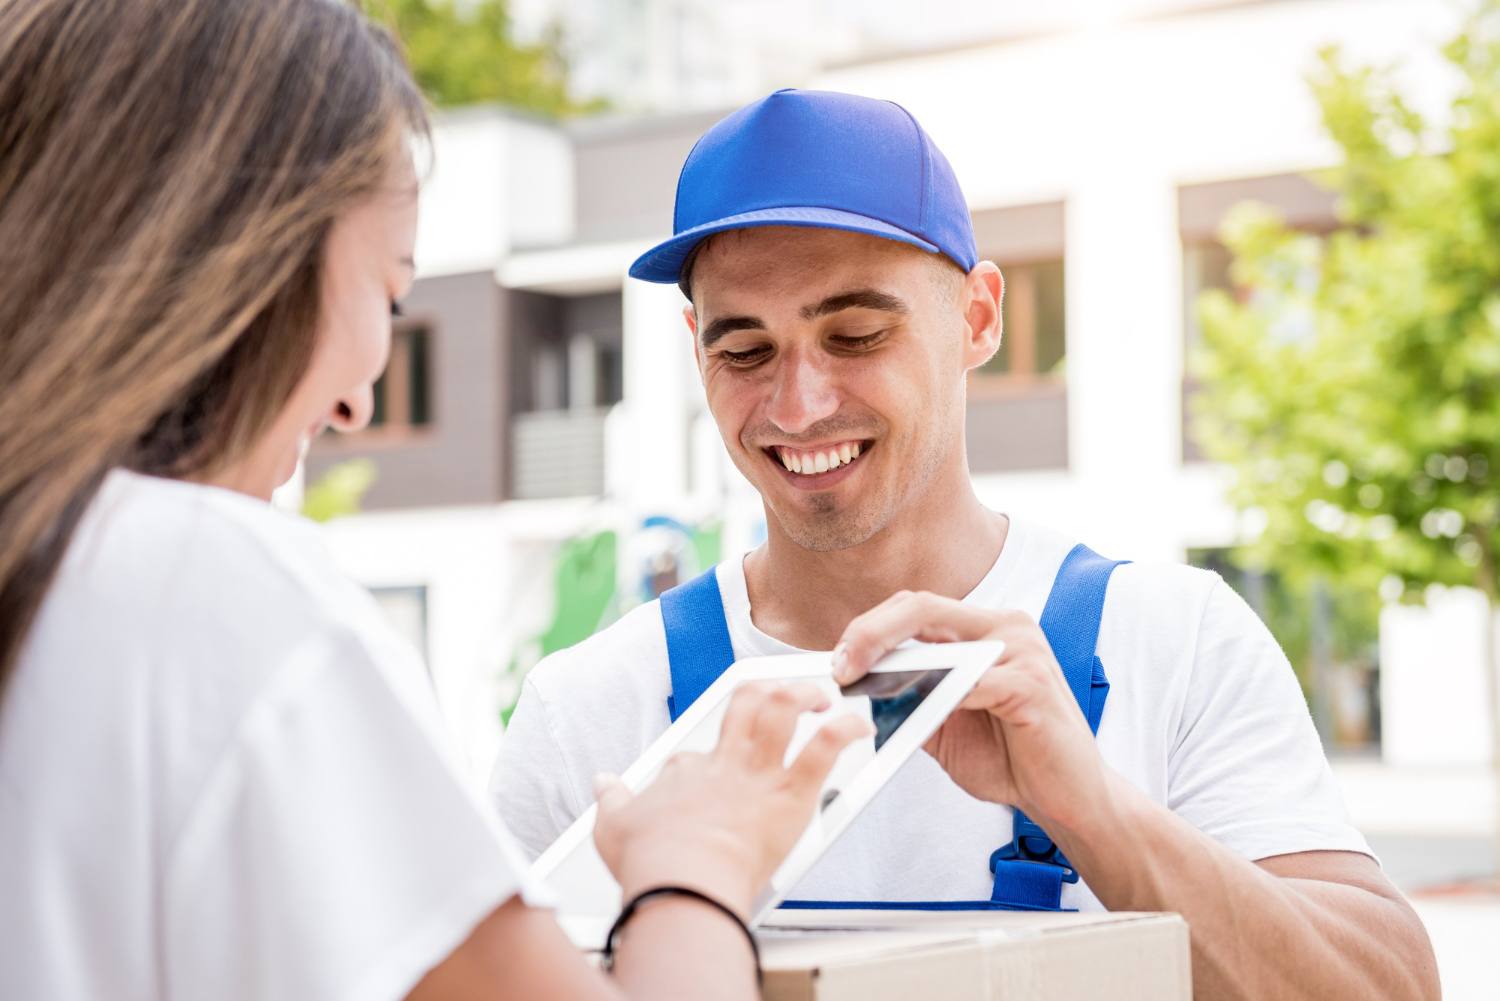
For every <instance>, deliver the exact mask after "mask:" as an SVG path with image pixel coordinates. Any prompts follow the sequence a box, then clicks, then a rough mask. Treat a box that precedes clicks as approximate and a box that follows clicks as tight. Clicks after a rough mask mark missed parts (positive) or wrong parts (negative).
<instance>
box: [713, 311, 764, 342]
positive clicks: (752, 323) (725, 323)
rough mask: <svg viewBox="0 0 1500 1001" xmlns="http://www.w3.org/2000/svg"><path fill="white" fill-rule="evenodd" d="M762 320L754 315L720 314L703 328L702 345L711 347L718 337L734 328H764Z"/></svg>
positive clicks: (732, 330) (729, 332)
mask: <svg viewBox="0 0 1500 1001" xmlns="http://www.w3.org/2000/svg"><path fill="white" fill-rule="evenodd" d="M765 329H766V324H765V321H764V320H761V319H760V318H759V317H755V316H721V317H719V318H718V319H717V320H714V321H713V322H712V323H710V324H709V325H708V326H706V327H704V328H703V333H702V335H701V339H702V341H703V346H704V347H706V348H711V347H713V346H714V342H715V341H718V340H719V339H720V338H722V337H725V336H727V335H729V334H732V333H734V332H735V331H736V330H765Z"/></svg>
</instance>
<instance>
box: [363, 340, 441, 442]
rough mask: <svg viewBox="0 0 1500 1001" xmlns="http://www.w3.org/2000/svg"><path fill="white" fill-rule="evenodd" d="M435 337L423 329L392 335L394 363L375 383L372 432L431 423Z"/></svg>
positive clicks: (392, 361) (388, 366)
mask: <svg viewBox="0 0 1500 1001" xmlns="http://www.w3.org/2000/svg"><path fill="white" fill-rule="evenodd" d="M431 386H432V333H431V330H430V328H428V327H426V326H424V325H412V326H402V327H397V328H396V329H395V330H393V331H392V332H391V359H390V361H389V362H388V363H387V364H386V367H385V372H384V373H383V374H382V375H381V376H380V378H379V380H377V381H376V383H375V411H374V416H373V417H372V418H371V419H370V427H372V428H417V427H426V426H427V425H429V424H431V423H432V392H431Z"/></svg>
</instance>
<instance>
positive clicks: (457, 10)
mask: <svg viewBox="0 0 1500 1001" xmlns="http://www.w3.org/2000/svg"><path fill="white" fill-rule="evenodd" d="M362 6H363V7H364V9H365V11H366V12H367V13H368V14H369V15H370V16H371V17H373V18H375V19H377V20H379V21H381V22H383V23H385V24H387V25H389V26H390V28H391V30H392V31H394V32H395V33H396V35H397V36H398V37H399V38H400V39H401V42H402V45H403V46H404V47H405V49H406V58H407V60H408V61H409V62H410V63H411V67H412V73H413V75H414V76H415V77H416V79H417V83H418V84H420V85H421V87H422V91H423V93H425V94H426V95H427V97H428V99H429V100H431V101H432V102H433V103H434V104H437V105H439V106H445V107H446V106H454V105H462V104H477V103H480V102H491V101H493V102H499V103H501V104H507V105H510V106H511V107H515V108H521V109H523V110H526V111H531V112H535V113H537V114H541V115H547V116H549V117H563V116H567V115H575V114H580V113H583V112H590V111H598V110H601V109H602V108H603V107H604V102H602V101H592V102H587V103H579V102H576V101H574V100H573V98H572V97H571V96H570V95H569V93H568V67H567V63H566V61H565V60H564V58H563V56H562V52H561V45H560V41H561V39H560V38H559V37H558V36H557V33H556V32H555V31H554V32H553V33H552V34H551V35H549V37H547V38H545V39H543V40H542V41H541V42H540V43H539V44H536V45H522V44H520V43H518V42H516V41H515V39H513V38H512V37H511V21H510V9H509V3H508V0H362Z"/></svg>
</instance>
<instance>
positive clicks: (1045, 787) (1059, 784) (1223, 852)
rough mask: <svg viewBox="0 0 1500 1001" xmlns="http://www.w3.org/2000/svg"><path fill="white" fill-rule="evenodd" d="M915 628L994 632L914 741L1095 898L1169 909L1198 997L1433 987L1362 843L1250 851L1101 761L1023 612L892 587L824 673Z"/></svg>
mask: <svg viewBox="0 0 1500 1001" xmlns="http://www.w3.org/2000/svg"><path fill="white" fill-rule="evenodd" d="M913 638H915V639H921V640H929V641H948V640H975V639H981V638H989V639H1001V640H1004V641H1005V644H1006V648H1005V652H1004V653H1003V654H1002V656H1001V658H1000V660H999V661H998V662H997V663H996V664H995V666H994V667H992V668H990V670H989V671H988V672H986V674H985V675H984V676H983V677H982V678H981V679H980V681H979V683H978V685H976V686H975V688H974V691H973V692H972V693H970V695H969V696H968V697H967V698H966V699H965V700H964V702H963V703H962V704H961V706H960V708H959V709H958V710H957V711H955V712H954V713H953V715H951V716H950V717H949V718H948V720H947V722H945V723H944V724H943V726H942V727H941V728H940V729H939V730H938V732H937V733H936V734H935V735H934V736H933V738H932V739H931V740H930V741H929V742H928V744H927V750H928V751H929V753H931V754H932V755H933V757H935V758H936V759H937V760H938V762H939V763H940V764H942V766H943V768H944V769H945V770H946V771H947V772H948V774H949V775H950V776H951V777H952V778H953V779H954V781H955V782H956V783H958V785H959V786H961V787H962V788H963V789H964V790H965V791H967V792H969V793H970V794H971V795H973V796H975V797H977V798H980V799H985V800H989V801H991V802H996V803H1006V804H1009V805H1012V806H1017V807H1019V808H1020V809H1022V810H1024V811H1025V812H1026V814H1027V816H1029V817H1030V818H1031V819H1032V820H1034V821H1036V822H1037V823H1038V824H1040V825H1041V826H1042V828H1043V829H1044V830H1045V831H1047V833H1048V834H1049V835H1051V836H1052V837H1053V838H1054V839H1055V840H1056V842H1057V844H1058V847H1059V848H1061V849H1062V851H1063V853H1064V854H1065V855H1066V856H1067V857H1068V859H1069V860H1070V861H1072V862H1073V864H1074V866H1075V867H1076V868H1077V870H1078V872H1079V873H1080V875H1082V877H1083V878H1084V879H1085V880H1086V881H1087V882H1088V885H1089V887H1090V889H1092V890H1093V891H1094V893H1095V894H1096V895H1097V896H1098V897H1099V899H1100V900H1101V901H1102V902H1103V903H1104V904H1105V905H1106V906H1107V907H1109V908H1111V909H1130V910H1170V911H1176V912H1178V913H1180V914H1182V915H1183V916H1184V918H1186V920H1187V921H1188V924H1189V927H1190V928H1191V932H1192V949H1193V970H1194V976H1195V982H1196V990H1195V996H1197V997H1198V998H1204V999H1215V1001H1218V999H1224V1001H1229V999H1240V998H1244V999H1255V1001H1266V999H1304V998H1305V999H1308V1001H1367V999H1370V998H1380V999H1382V1001H1425V999H1428V998H1437V997H1438V996H1439V992H1438V980H1437V972H1436V961H1435V959H1434V957H1433V953H1432V946H1431V944H1430V943H1429V941H1428V939H1427V935H1426V933H1425V931H1424V930H1423V928H1422V925H1421V922H1420V921H1419V920H1418V919H1417V917H1416V915H1415V913H1414V912H1413V911H1412V910H1411V908H1410V907H1409V906H1407V905H1406V904H1405V902H1404V901H1402V900H1401V896H1400V894H1399V893H1398V892H1397V891H1396V889H1395V888H1394V887H1392V886H1391V885H1390V883H1389V882H1388V881H1387V880H1386V879H1385V878H1384V876H1383V875H1381V873H1380V871H1379V869H1378V867H1377V866H1376V865H1375V864H1374V862H1373V861H1372V860H1370V859H1369V858H1368V857H1366V856H1363V855H1360V854H1358V853H1354V852H1344V851H1338V852H1302V853H1298V854H1293V855H1280V856H1275V857H1271V858H1267V859H1265V860H1263V861H1262V862H1261V863H1260V864H1257V863H1254V862H1251V861H1249V860H1247V859H1246V858H1245V857H1243V856H1241V855H1239V854H1236V853H1235V852H1234V851H1232V850H1231V849H1229V848H1227V847H1225V846H1224V845H1222V844H1220V843H1218V842H1217V841H1215V840H1214V839H1213V838H1211V837H1209V836H1208V835H1206V834H1204V833H1203V832H1202V831H1200V830H1198V829H1197V828H1196V827H1194V826H1193V825H1192V824H1190V823H1188V822H1187V821H1186V820H1184V819H1183V818H1182V817H1179V816H1177V815H1176V814H1174V813H1173V812H1172V811H1171V810H1168V809H1167V808H1166V807H1164V806H1162V805H1160V804H1158V803H1155V802H1153V801H1151V800H1150V799H1148V798H1147V797H1146V796H1145V795H1144V794H1142V793H1140V792H1139V791H1138V790H1136V789H1135V788H1134V787H1133V786H1131V785H1130V784H1129V783H1128V782H1127V781H1126V780H1125V779H1124V778H1122V777H1121V776H1120V775H1119V774H1118V773H1116V772H1115V771H1114V770H1113V769H1111V768H1109V766H1108V765H1107V764H1106V763H1105V761H1104V759H1103V757H1102V756H1101V755H1100V753H1099V750H1098V747H1097V745H1096V744H1095V742H1094V738H1093V734H1092V733H1091V732H1090V730H1089V726H1088V723H1087V721H1086V720H1085V719H1084V718H1083V713H1082V712H1081V710H1080V709H1079V708H1078V703H1077V702H1076V701H1075V700H1074V698H1073V695H1072V693H1071V692H1070V691H1069V690H1068V686H1067V682H1066V681H1065V680H1064V678H1063V675H1062V670H1061V668H1059V667H1058V665H1057V660H1056V658H1054V657H1053V655H1052V650H1051V647H1050V646H1049V645H1048V643H1047V639H1046V637H1045V636H1044V635H1043V634H1042V631H1041V629H1040V628H1038V626H1037V624H1036V622H1035V621H1033V620H1032V619H1030V618H1029V617H1028V616H1026V615H1024V614H1022V613H1019V612H993V611H988V610H984V609H979V608H973V607H969V606H965V605H963V604H961V603H959V602H956V601H953V600H951V599H948V598H942V597H940V596H938V595H932V594H912V593H906V592H904V593H902V594H898V595H896V596H895V597H893V598H891V599H889V600H887V601H886V602H884V603H883V604H881V605H879V606H877V607H876V608H874V609H872V610H871V611H869V612H867V613H865V614H864V615H862V616H860V617H859V618H857V619H855V620H854V622H852V623H850V625H849V628H848V629H847V630H846V631H845V633H844V638H843V641H842V642H841V643H840V645H839V647H838V648H836V650H835V652H834V662H835V671H836V677H837V679H838V680H839V681H840V682H841V683H844V684H847V683H849V682H850V681H852V680H853V679H854V678H856V677H858V676H859V675H860V674H862V673H864V671H865V670H866V669H867V668H868V667H869V665H870V664H872V663H874V662H875V660H877V659H878V658H879V657H880V656H881V655H882V654H884V653H885V652H886V651H888V650H891V649H893V648H894V647H896V646H897V645H899V644H900V643H902V642H905V641H906V640H908V639H913ZM1314 753H1318V752H1317V751H1316V748H1314Z"/></svg>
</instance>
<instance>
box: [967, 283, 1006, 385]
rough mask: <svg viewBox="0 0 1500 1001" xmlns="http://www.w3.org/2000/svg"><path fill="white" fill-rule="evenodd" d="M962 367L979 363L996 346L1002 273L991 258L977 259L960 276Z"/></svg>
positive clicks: (1001, 328) (991, 354) (1001, 323)
mask: <svg viewBox="0 0 1500 1001" xmlns="http://www.w3.org/2000/svg"><path fill="white" fill-rule="evenodd" d="M962 295H963V311H964V371H966V372H969V371H973V370H974V369H976V368H978V367H979V366H981V365H983V364H984V363H985V362H987V361H989V360H990V359H991V358H993V357H994V356H995V352H996V351H999V350H1000V341H1001V338H1002V337H1003V336H1004V333H1005V331H1004V320H1003V319H1002V314H1001V311H1000V305H1001V303H1002V302H1004V300H1005V277H1004V276H1003V275H1001V274H1000V269H999V268H998V267H996V266H995V262H993V261H980V262H979V263H978V264H976V265H974V270H972V271H970V272H969V273H968V275H966V276H965V277H964V289H963V293H962Z"/></svg>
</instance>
